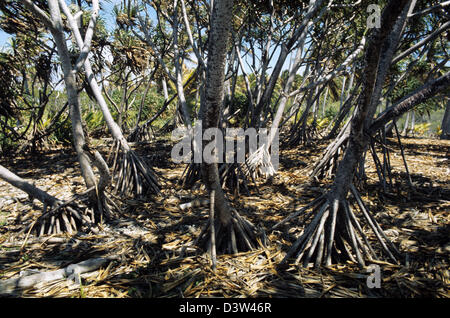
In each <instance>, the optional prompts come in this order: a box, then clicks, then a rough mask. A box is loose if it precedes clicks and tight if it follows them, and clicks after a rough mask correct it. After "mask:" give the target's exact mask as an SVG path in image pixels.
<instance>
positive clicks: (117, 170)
mask: <svg viewBox="0 0 450 318" xmlns="http://www.w3.org/2000/svg"><path fill="white" fill-rule="evenodd" d="M112 155H113V162H112V170H113V175H114V176H116V181H115V185H114V190H115V194H119V195H120V196H131V197H141V196H145V195H147V194H149V193H151V194H157V193H159V191H160V188H159V184H158V181H157V178H156V176H155V173H154V171H153V170H152V168H151V167H150V166H149V165H147V163H146V162H145V161H144V160H143V159H142V158H141V157H139V156H138V155H136V153H135V152H134V151H133V150H125V149H123V147H121V144H120V143H119V142H117V143H116V146H115V149H114V150H113V152H112ZM110 157H111V156H110Z"/></svg>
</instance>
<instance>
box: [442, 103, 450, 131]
mask: <svg viewBox="0 0 450 318" xmlns="http://www.w3.org/2000/svg"><path fill="white" fill-rule="evenodd" d="M441 129H442V134H441V139H450V99H449V100H448V101H447V106H446V107H445V113H444V117H443V118H442V124H441Z"/></svg>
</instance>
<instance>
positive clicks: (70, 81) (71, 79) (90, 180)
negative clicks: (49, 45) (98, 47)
mask: <svg viewBox="0 0 450 318" xmlns="http://www.w3.org/2000/svg"><path fill="white" fill-rule="evenodd" d="M48 6H49V9H50V15H51V18H52V23H53V29H51V31H52V35H53V38H54V40H55V43H56V46H57V49H58V54H59V57H60V59H61V66H62V69H63V73H64V83H65V85H66V91H67V99H68V103H69V109H70V118H71V121H72V135H73V143H74V147H75V150H76V152H77V155H78V161H79V162H80V167H81V174H82V175H83V178H84V181H85V183H86V187H87V188H88V189H89V188H91V187H93V186H95V176H94V172H93V171H92V167H91V165H90V163H89V159H88V157H87V155H86V154H85V153H84V150H83V148H84V147H85V145H86V140H85V136H84V132H83V125H82V121H81V109H80V104H79V101H78V92H77V85H76V77H75V73H74V72H73V70H72V64H71V60H70V55H69V51H68V49H67V46H66V43H65V39H64V35H63V34H64V33H63V29H62V28H63V24H62V19H61V13H60V11H59V7H58V2H57V1H56V0H50V1H48Z"/></svg>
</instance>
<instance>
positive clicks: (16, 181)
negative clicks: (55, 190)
mask: <svg viewBox="0 0 450 318" xmlns="http://www.w3.org/2000/svg"><path fill="white" fill-rule="evenodd" d="M0 179H3V180H5V181H6V182H8V183H9V184H11V185H12V186H14V187H16V188H18V189H20V190H22V191H24V192H26V193H27V194H28V195H29V196H30V197H32V198H36V199H38V200H39V201H41V202H42V203H44V204H47V205H48V206H53V205H55V204H56V203H57V202H58V199H56V198H55V197H54V196H52V195H50V194H48V193H47V192H45V191H43V190H41V189H39V188H37V187H36V186H34V185H32V184H31V183H28V182H27V181H26V180H24V179H22V178H21V177H19V176H18V175H16V174H14V173H12V172H11V171H9V170H8V169H6V168H5V167H3V166H2V165H0Z"/></svg>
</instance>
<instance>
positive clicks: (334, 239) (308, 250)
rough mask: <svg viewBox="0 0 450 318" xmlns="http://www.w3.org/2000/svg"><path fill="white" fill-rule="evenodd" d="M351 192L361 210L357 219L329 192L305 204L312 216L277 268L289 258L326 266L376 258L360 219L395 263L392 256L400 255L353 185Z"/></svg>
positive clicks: (363, 264)
mask: <svg viewBox="0 0 450 318" xmlns="http://www.w3.org/2000/svg"><path fill="white" fill-rule="evenodd" d="M351 192H352V194H353V197H354V198H355V201H356V205H357V207H358V208H359V210H360V211H361V214H362V216H360V217H359V220H358V218H357V216H356V215H355V213H354V212H353V210H352V208H351V206H350V203H349V202H348V201H347V200H346V199H339V198H336V197H334V196H333V195H332V194H333V193H332V192H330V193H328V196H324V197H323V198H321V199H319V200H316V201H315V202H314V204H311V205H310V206H309V207H308V208H311V207H312V213H311V214H310V216H309V217H312V216H314V217H313V218H312V220H311V221H310V223H309V224H308V225H307V226H306V227H305V229H304V231H303V233H302V234H301V235H300V237H299V238H298V239H297V241H296V242H294V244H293V245H292V246H291V248H290V249H289V251H288V253H287V254H286V256H285V258H284V259H283V261H282V262H281V264H280V267H281V268H283V267H285V266H287V263H288V262H290V261H291V260H292V259H293V260H294V265H299V264H301V265H302V266H303V267H309V266H311V265H313V266H316V267H320V266H323V265H325V266H329V265H331V264H336V263H344V262H346V261H352V262H354V263H357V264H358V265H359V266H360V267H361V268H363V267H365V266H366V261H368V262H371V261H373V260H379V256H378V255H377V254H376V253H375V251H374V249H373V248H372V246H371V244H370V242H369V240H368V237H367V235H366V234H365V233H364V231H363V227H362V226H361V222H360V221H364V223H365V224H366V225H367V226H368V227H369V228H370V229H371V231H372V232H373V233H374V234H375V236H376V238H377V241H378V242H379V243H380V245H381V250H382V251H383V253H384V254H386V255H387V256H388V258H389V259H390V260H391V261H393V262H394V263H396V264H398V261H397V259H398V258H397V257H396V256H400V253H399V252H398V250H397V249H396V248H395V246H394V245H393V244H392V243H391V242H390V241H389V239H388V238H387V237H386V235H385V234H384V232H383V231H382V230H381V228H380V226H379V225H378V223H377V222H376V220H375V219H374V218H373V216H372V215H370V214H369V212H368V210H367V208H366V206H365V205H364V203H363V201H362V199H361V197H360V195H359V193H358V192H357V190H356V188H355V187H354V186H353V185H352V186H351ZM305 210H306V209H305ZM280 223H281V222H280Z"/></svg>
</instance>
